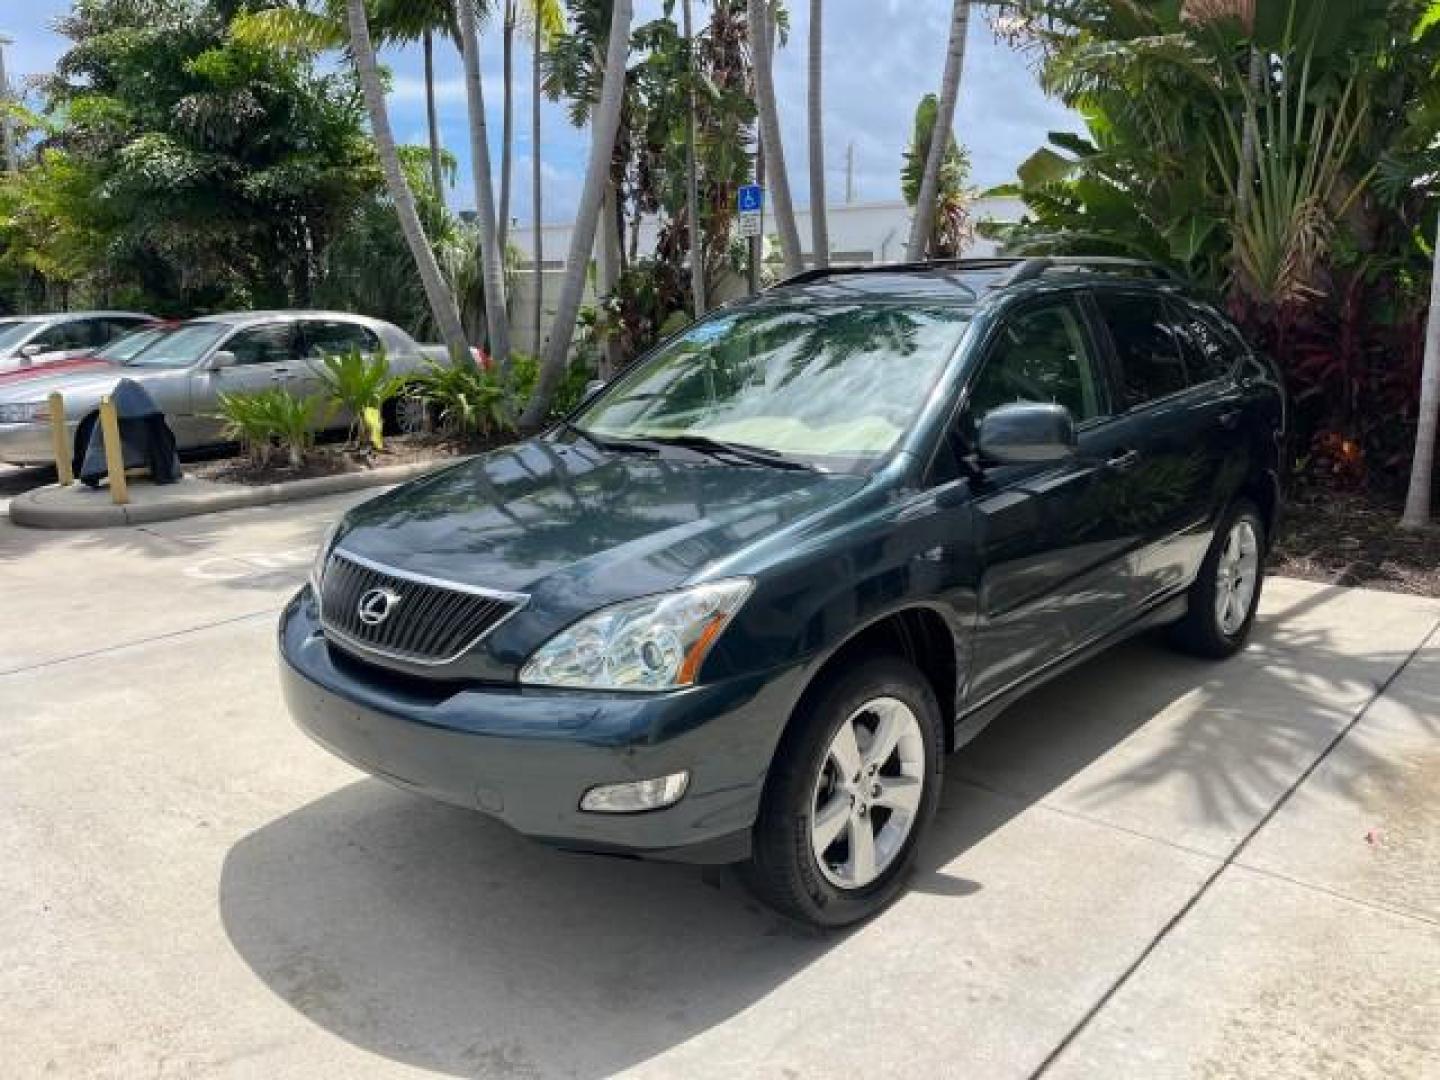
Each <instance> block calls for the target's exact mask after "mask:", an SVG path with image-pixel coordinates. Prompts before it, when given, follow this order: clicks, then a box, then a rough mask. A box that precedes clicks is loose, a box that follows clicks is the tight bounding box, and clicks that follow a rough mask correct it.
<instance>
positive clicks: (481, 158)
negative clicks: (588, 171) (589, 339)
mask: <svg viewBox="0 0 1440 1080" xmlns="http://www.w3.org/2000/svg"><path fill="white" fill-rule="evenodd" d="M351 2H352V3H353V2H354V0H351ZM459 14H460V54H461V57H462V58H463V59H464V63H465V98H466V101H467V102H468V104H469V108H470V169H471V174H472V175H473V177H474V180H475V203H476V216H477V217H478V218H479V221H480V246H481V253H480V254H481V259H482V262H483V267H484V272H483V274H482V279H483V282H484V291H485V324H486V327H487V329H488V330H489V331H490V353H491V355H492V356H493V357H494V359H495V361H496V363H497V364H499V366H500V369H501V370H502V371H504V370H506V369H507V368H508V367H509V364H510V316H509V313H508V312H507V311H506V310H505V261H504V253H503V252H502V251H501V250H500V241H499V236H498V233H497V230H496V223H495V190H494V188H493V187H492V186H491V181H490V142H489V139H488V137H487V136H486V133H485V91H484V88H483V86H482V84H481V82H480V42H479V39H478V37H477V35H476V25H475V24H476V18H475V8H474V7H473V6H472V5H471V4H470V3H467V2H462V3H461V4H460V5H459Z"/></svg>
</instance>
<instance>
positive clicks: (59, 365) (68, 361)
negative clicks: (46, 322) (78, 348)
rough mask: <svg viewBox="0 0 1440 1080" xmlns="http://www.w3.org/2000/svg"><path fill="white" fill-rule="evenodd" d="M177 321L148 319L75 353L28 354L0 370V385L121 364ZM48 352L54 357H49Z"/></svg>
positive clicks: (176, 324)
mask: <svg viewBox="0 0 1440 1080" xmlns="http://www.w3.org/2000/svg"><path fill="white" fill-rule="evenodd" d="M178 325H179V323H174V322H158V321H156V322H150V323H146V324H143V325H142V326H141V327H140V328H139V329H137V330H132V331H130V332H129V333H127V334H124V335H123V336H121V337H118V338H115V339H114V340H113V341H110V342H108V343H107V344H105V345H101V346H100V347H99V348H94V349H89V350H86V351H85V352H82V353H79V354H78V355H77V354H74V353H66V352H56V353H50V354H40V355H37V356H34V357H32V358H30V363H29V365H28V366H26V367H22V368H15V369H14V370H11V371H0V386H9V385H11V384H12V383H17V382H21V381H23V380H25V379H34V378H38V377H40V376H42V375H53V374H55V373H56V372H60V371H85V370H87V369H95V370H99V369H101V368H105V367H108V366H109V365H111V364H123V363H124V362H125V361H126V360H129V359H130V358H131V357H132V356H135V355H136V354H137V353H139V352H140V350H141V349H145V348H148V347H149V346H151V345H153V344H154V343H155V341H156V340H157V339H158V338H160V337H162V336H164V335H165V334H168V333H170V332H171V331H172V330H174V329H175V327H177V326H178ZM51 356H53V357H54V359H50V358H49V357H51Z"/></svg>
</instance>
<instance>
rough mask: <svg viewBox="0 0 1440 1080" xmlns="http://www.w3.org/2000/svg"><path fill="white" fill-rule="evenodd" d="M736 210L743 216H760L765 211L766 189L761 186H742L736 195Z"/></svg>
mask: <svg viewBox="0 0 1440 1080" xmlns="http://www.w3.org/2000/svg"><path fill="white" fill-rule="evenodd" d="M735 208H736V209H737V210H739V211H740V213H742V214H758V213H760V211H762V210H764V209H765V189H764V188H763V187H761V186H760V185H759V184H742V185H741V186H740V190H739V191H738V192H737V193H736V195H735Z"/></svg>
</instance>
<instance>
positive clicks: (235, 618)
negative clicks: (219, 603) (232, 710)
mask: <svg viewBox="0 0 1440 1080" xmlns="http://www.w3.org/2000/svg"><path fill="white" fill-rule="evenodd" d="M279 610H280V608H279V607H278V606H277V607H272V608H265V609H264V610H262V611H250V612H246V613H245V614H244V615H232V616H230V617H229V618H228V619H220V620H218V621H216V622H212V623H200V624H199V625H197V626H187V627H184V628H183V629H180V630H167V631H166V632H165V633H163V634H153V635H151V636H150V637H143V638H137V639H135V640H134V641H122V642H120V643H119V644H118V645H106V646H105V647H104V648H103V649H91V650H89V651H88V652H82V653H75V654H74V655H73V656H57V657H55V658H54V659H51V660H41V661H40V662H39V663H36V664H24V665H22V666H20V667H17V668H6V669H5V670H3V671H0V679H4V678H7V677H9V676H11V675H27V674H29V673H30V672H33V671H43V670H44V669H45V668H50V667H59V666H60V665H61V664H73V663H74V662H75V661H76V660H93V659H94V658H95V657H97V656H107V655H109V654H110V653H116V652H122V651H124V650H125V649H134V648H138V647H139V646H141V645H153V644H154V643H155V642H157V641H169V640H171V639H173V638H180V637H185V636H186V635H187V634H198V633H200V632H202V631H205V630H215V629H218V628H219V627H222V626H231V625H233V624H235V623H242V622H246V621H248V620H250V619H259V618H270V617H273V616H274V615H275V613H276V612H278V611H279Z"/></svg>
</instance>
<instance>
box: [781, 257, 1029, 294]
mask: <svg viewBox="0 0 1440 1080" xmlns="http://www.w3.org/2000/svg"><path fill="white" fill-rule="evenodd" d="M1021 261H1023V260H1020V259H1016V258H1008V257H1005V256H996V257H994V258H986V259H978V258H977V259H929V260H927V261H925V262H878V263H860V264H854V263H852V264H851V265H849V266H834V265H831V266H815V267H811V268H810V269H809V270H802V271H800V273H798V274H795V275H794V276H793V277H788V278H785V279H784V280H783V281H778V282H776V283H775V287H776V288H779V287H780V286H782V285H805V284H807V283H808V282H811V281H820V280H822V279H824V278H828V277H839V276H841V275H845V274H907V273H914V272H916V271H919V270H1005V269H1007V268H1009V267H1011V266H1014V265H1016V264H1017V263H1019V262H1021Z"/></svg>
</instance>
